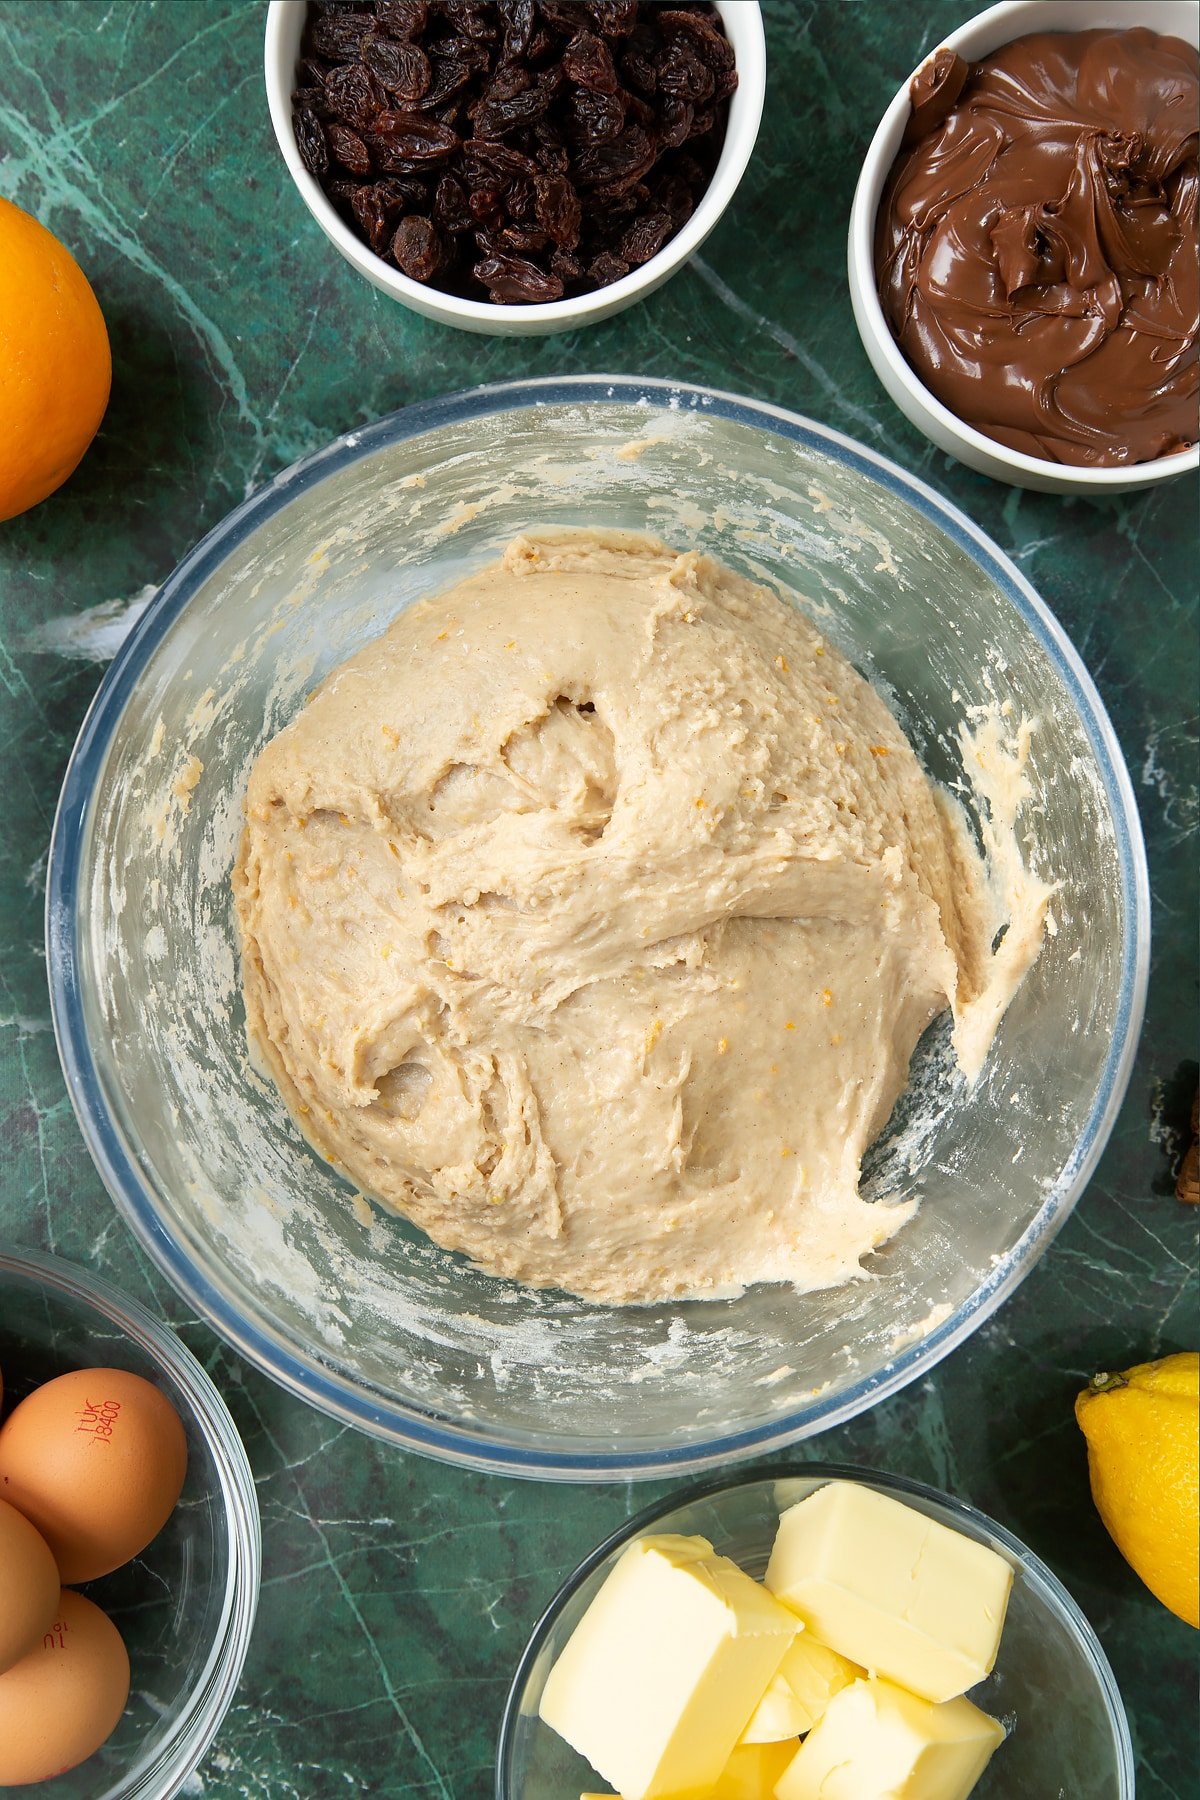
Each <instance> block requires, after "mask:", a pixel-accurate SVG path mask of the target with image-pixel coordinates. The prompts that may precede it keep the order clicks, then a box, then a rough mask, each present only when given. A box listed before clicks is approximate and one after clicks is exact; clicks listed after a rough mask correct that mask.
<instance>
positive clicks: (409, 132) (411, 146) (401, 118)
mask: <svg viewBox="0 0 1200 1800" xmlns="http://www.w3.org/2000/svg"><path fill="white" fill-rule="evenodd" d="M460 141H461V140H460V139H459V137H458V135H457V133H456V132H453V131H451V130H450V128H449V126H447V125H439V124H437V123H436V122H435V121H434V120H433V119H426V118H422V117H421V115H420V114H419V113H401V112H383V113H380V115H379V117H378V118H377V119H376V121H375V125H374V128H373V129H372V131H371V132H370V134H369V144H370V148H371V149H372V150H373V151H374V152H375V154H376V155H377V156H378V158H379V161H380V162H381V164H382V165H383V167H384V168H385V169H391V170H394V171H395V172H396V173H398V174H404V173H405V172H406V171H408V170H412V169H418V170H419V169H422V168H424V167H426V166H427V165H428V164H430V163H439V162H445V161H446V159H447V157H449V156H452V155H453V154H454V152H455V151H456V150H457V149H458V147H459V143H460Z"/></svg>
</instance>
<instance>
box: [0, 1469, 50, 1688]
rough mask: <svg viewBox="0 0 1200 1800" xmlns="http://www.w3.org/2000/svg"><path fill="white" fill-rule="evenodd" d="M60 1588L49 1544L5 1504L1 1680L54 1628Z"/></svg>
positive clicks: (0, 1557)
mask: <svg viewBox="0 0 1200 1800" xmlns="http://www.w3.org/2000/svg"><path fill="white" fill-rule="evenodd" d="M60 1586H61V1583H60V1582H59V1579H58V1565H57V1563H56V1562H55V1560H54V1558H53V1556H51V1554H50V1550H49V1547H48V1545H47V1543H46V1540H45V1538H43V1537H42V1536H40V1534H39V1533H38V1532H37V1531H35V1530H34V1528H33V1526H32V1525H31V1524H30V1523H29V1520H28V1519H27V1518H26V1517H25V1515H24V1513H19V1512H18V1511H17V1509H16V1507H15V1506H10V1505H9V1504H8V1501H7V1500H0V1675H2V1674H3V1673H4V1671H5V1669H11V1667H12V1665H13V1664H14V1663H15V1662H20V1660H21V1658H22V1657H23V1656H27V1655H28V1654H29V1652H30V1651H31V1650H32V1649H33V1646H34V1645H35V1644H36V1643H37V1641H38V1639H39V1638H40V1637H41V1635H42V1633H43V1632H44V1631H46V1630H47V1629H48V1628H49V1626H50V1625H51V1623H52V1622H53V1619H54V1612H55V1608H56V1607H57V1605H58V1590H59V1587H60Z"/></svg>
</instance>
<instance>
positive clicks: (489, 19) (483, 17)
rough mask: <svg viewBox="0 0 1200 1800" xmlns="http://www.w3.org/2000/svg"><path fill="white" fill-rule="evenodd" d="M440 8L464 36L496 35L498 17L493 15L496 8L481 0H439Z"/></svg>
mask: <svg viewBox="0 0 1200 1800" xmlns="http://www.w3.org/2000/svg"><path fill="white" fill-rule="evenodd" d="M438 10H439V11H440V12H441V13H443V14H444V16H445V17H446V18H447V19H449V21H450V23H451V24H452V25H453V27H454V29H455V31H458V32H461V33H462V35H463V37H469V38H494V37H495V36H496V19H495V18H494V17H493V16H492V13H493V11H494V8H491V7H489V6H487V5H486V4H482V3H481V0H439V4H438Z"/></svg>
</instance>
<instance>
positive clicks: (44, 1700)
mask: <svg viewBox="0 0 1200 1800" xmlns="http://www.w3.org/2000/svg"><path fill="white" fill-rule="evenodd" d="M128 1698H129V1657H128V1655H127V1653H126V1650H125V1645H124V1644H123V1643H122V1641H121V1634H120V1632H119V1631H118V1630H117V1628H116V1626H115V1625H114V1624H113V1623H112V1620H111V1619H107V1618H106V1617H105V1616H104V1614H103V1613H102V1612H101V1611H100V1608H99V1607H98V1606H93V1604H92V1602H91V1601H90V1600H85V1599H84V1597H83V1595H82V1594H73V1593H72V1592H71V1590H70V1589H69V1588H64V1589H63V1591H62V1594H61V1595H60V1599H59V1607H58V1611H57V1615H56V1617H55V1618H54V1620H53V1622H52V1623H51V1626H50V1629H49V1630H48V1631H47V1632H46V1633H45V1634H44V1636H43V1638H42V1641H41V1643H40V1644H38V1645H37V1646H36V1647H35V1648H34V1649H33V1650H31V1651H30V1652H29V1655H28V1656H25V1657H23V1658H22V1659H21V1661H20V1662H19V1663H15V1664H14V1665H13V1667H12V1668H11V1669H9V1670H7V1671H6V1672H5V1673H4V1674H3V1675H0V1787H17V1786H19V1785H20V1784H21V1782H23V1781H47V1780H49V1778H50V1776H51V1775H61V1774H62V1773H63V1771H64V1770H66V1769H73V1768H74V1767H75V1765H76V1763H81V1762H82V1761H83V1760H84V1758H85V1757H88V1756H91V1754H92V1752H93V1751H94V1750H98V1749H99V1748H100V1746H101V1744H102V1743H103V1742H104V1740H105V1739H106V1738H108V1737H110V1736H111V1735H112V1731H113V1728H114V1726H115V1725H116V1723H117V1720H118V1719H119V1718H120V1717H121V1714H122V1713H123V1712H124V1710H125V1702H126V1700H127V1699H128Z"/></svg>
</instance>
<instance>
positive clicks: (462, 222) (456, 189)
mask: <svg viewBox="0 0 1200 1800" xmlns="http://www.w3.org/2000/svg"><path fill="white" fill-rule="evenodd" d="M433 220H434V224H435V225H437V226H438V227H439V228H440V229H441V230H442V231H448V232H451V233H452V234H453V235H455V236H457V235H458V233H460V232H463V231H470V229H471V226H472V225H473V224H474V220H473V219H472V217H471V209H470V207H469V206H468V205H467V194H466V189H465V188H464V187H463V184H462V182H461V181H459V179H458V177H457V176H455V175H443V176H442V178H441V180H440V181H439V182H438V184H437V192H436V193H435V194H434V197H433Z"/></svg>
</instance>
